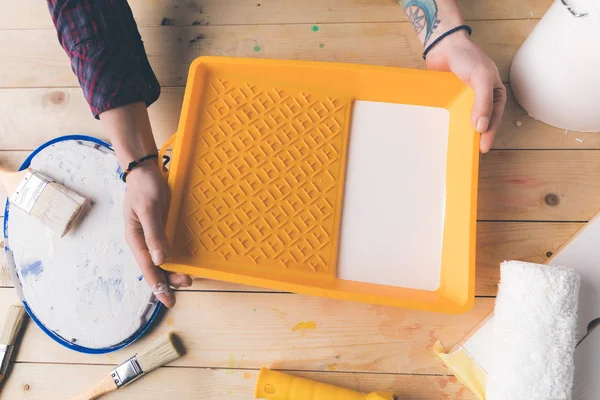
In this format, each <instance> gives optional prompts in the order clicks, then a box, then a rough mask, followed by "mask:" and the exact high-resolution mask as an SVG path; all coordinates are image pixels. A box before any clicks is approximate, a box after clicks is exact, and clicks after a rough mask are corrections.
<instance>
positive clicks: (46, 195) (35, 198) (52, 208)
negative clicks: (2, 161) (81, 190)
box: [0, 168, 87, 237]
mask: <svg viewBox="0 0 600 400" xmlns="http://www.w3.org/2000/svg"><path fill="white" fill-rule="evenodd" d="M0 183H2V184H3V185H4V187H5V188H6V191H7V192H8V196H9V200H10V202H11V204H13V205H15V206H16V207H19V208H20V209H22V210H23V211H25V212H26V213H27V214H29V215H31V216H32V217H33V218H35V219H37V220H39V221H40V222H41V223H43V224H44V225H46V226H47V227H48V228H50V229H51V230H52V231H54V232H56V233H58V234H59V235H60V236H61V237H63V236H64V235H65V234H66V233H67V232H68V231H69V229H71V227H72V226H73V223H74V222H75V221H76V219H77V217H78V216H79V215H80V214H81V212H82V211H83V208H84V206H85V204H86V203H87V199H86V198H85V197H82V196H80V195H79V194H77V193H75V192H74V191H72V190H71V189H68V188H66V187H65V186H63V185H61V184H60V183H58V182H55V181H54V180H52V179H51V178H49V177H47V176H46V175H44V174H42V173H40V172H38V171H35V170H33V169H31V168H27V169H25V170H23V171H19V172H9V171H6V170H3V169H0Z"/></svg>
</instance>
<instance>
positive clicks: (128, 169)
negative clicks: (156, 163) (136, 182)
mask: <svg viewBox="0 0 600 400" xmlns="http://www.w3.org/2000/svg"><path fill="white" fill-rule="evenodd" d="M152 158H158V154H149V155H147V156H145V157H142V158H140V159H139V160H135V161H132V162H130V163H129V165H128V166H127V169H126V170H125V171H123V173H122V174H121V179H122V180H123V182H127V175H129V174H130V173H131V171H132V170H133V169H134V168H135V167H137V166H138V165H140V164H141V163H143V162H144V161H147V160H150V159H152Z"/></svg>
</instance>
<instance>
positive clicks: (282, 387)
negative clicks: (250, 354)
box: [256, 368, 398, 400]
mask: <svg viewBox="0 0 600 400" xmlns="http://www.w3.org/2000/svg"><path fill="white" fill-rule="evenodd" d="M256 398H257V399H266V400H398V397H397V396H396V395H395V394H393V393H389V392H375V393H370V394H363V393H358V392H354V391H352V390H348V389H342V388H339V387H335V386H332V385H328V384H325V383H320V382H314V381H310V380H308V379H304V378H298V377H295V376H291V375H287V374H284V373H282V372H276V371H271V370H269V369H267V368H262V369H261V370H260V374H259V375H258V380H257V382H256Z"/></svg>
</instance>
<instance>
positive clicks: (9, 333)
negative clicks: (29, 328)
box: [0, 306, 25, 384]
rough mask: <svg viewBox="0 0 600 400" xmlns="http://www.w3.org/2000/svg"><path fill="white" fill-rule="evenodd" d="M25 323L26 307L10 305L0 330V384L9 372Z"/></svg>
mask: <svg viewBox="0 0 600 400" xmlns="http://www.w3.org/2000/svg"><path fill="white" fill-rule="evenodd" d="M23 325H25V309H24V308H23V307H22V306H10V308H9V309H8V314H7V315H6V320H5V321H4V325H2V330H1V331H0V384H2V381H3V380H4V378H5V377H6V375H7V373H8V368H9V366H10V363H11V361H12V355H13V352H14V349H15V345H16V344H17V338H18V337H19V334H20V332H21V328H23Z"/></svg>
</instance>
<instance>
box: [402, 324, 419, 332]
mask: <svg viewBox="0 0 600 400" xmlns="http://www.w3.org/2000/svg"><path fill="white" fill-rule="evenodd" d="M422 327H423V325H421V324H414V325H413V326H407V327H406V328H404V329H406V330H407V331H410V332H413V331H418V330H419V329H421V328H422Z"/></svg>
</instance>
